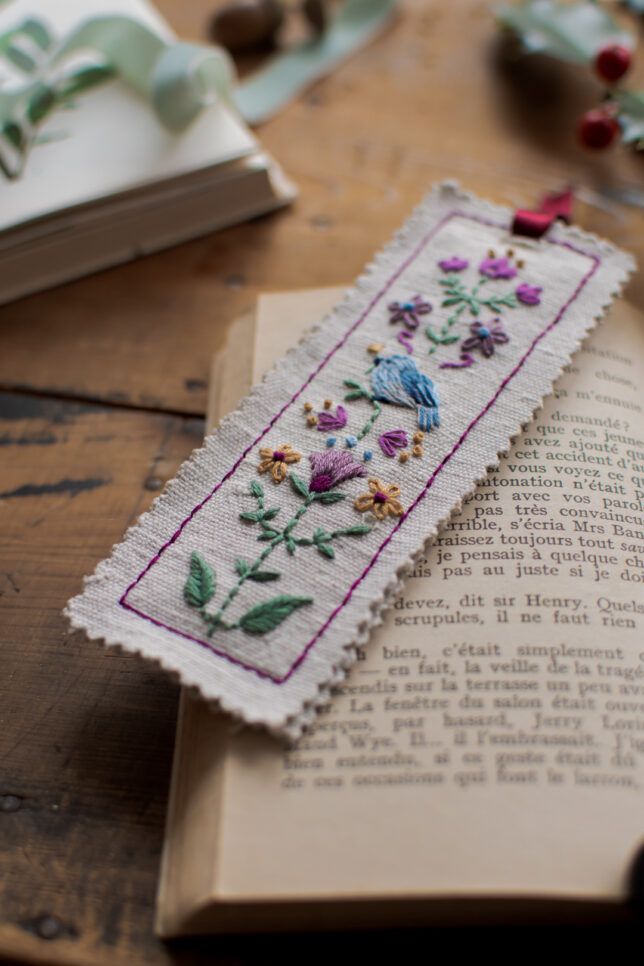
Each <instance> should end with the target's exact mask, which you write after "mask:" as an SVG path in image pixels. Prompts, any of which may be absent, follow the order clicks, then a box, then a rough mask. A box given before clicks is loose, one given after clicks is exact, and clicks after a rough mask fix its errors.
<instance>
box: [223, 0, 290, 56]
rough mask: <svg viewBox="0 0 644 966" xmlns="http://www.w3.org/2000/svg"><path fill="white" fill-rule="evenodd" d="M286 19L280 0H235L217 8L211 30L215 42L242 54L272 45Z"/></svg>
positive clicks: (233, 52) (234, 52)
mask: <svg viewBox="0 0 644 966" xmlns="http://www.w3.org/2000/svg"><path fill="white" fill-rule="evenodd" d="M283 21H284V10H283V8H282V5H281V3H279V2H278V0H235V2H234V3H228V4H226V6H225V7H221V9H220V10H218V11H217V13H216V14H215V16H214V17H213V20H212V26H211V33H212V37H213V39H214V40H215V41H216V43H218V44H221V46H222V47H225V48H226V49H227V50H229V51H230V52H231V53H232V54H239V53H242V52H244V51H251V50H256V49H257V48H259V47H266V46H268V45H269V44H272V43H273V42H274V41H275V37H276V35H277V32H278V30H279V29H280V27H281V26H282V23H283Z"/></svg>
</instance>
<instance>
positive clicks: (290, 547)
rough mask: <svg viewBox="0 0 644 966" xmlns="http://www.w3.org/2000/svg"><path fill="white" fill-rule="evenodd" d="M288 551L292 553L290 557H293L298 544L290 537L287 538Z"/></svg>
mask: <svg viewBox="0 0 644 966" xmlns="http://www.w3.org/2000/svg"><path fill="white" fill-rule="evenodd" d="M286 549H287V550H288V552H289V553H290V555H291V556H293V554H294V553H295V549H296V544H295V540H294V539H293V537H288V538H287V540H286Z"/></svg>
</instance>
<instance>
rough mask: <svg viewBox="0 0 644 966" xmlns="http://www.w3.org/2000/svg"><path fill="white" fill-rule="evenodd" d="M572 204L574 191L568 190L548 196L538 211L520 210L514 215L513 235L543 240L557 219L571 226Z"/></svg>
mask: <svg viewBox="0 0 644 966" xmlns="http://www.w3.org/2000/svg"><path fill="white" fill-rule="evenodd" d="M572 202H573V193H572V190H571V189H570V188H566V190H565V191H559V192H555V193H554V194H549V195H546V196H545V197H544V198H543V200H542V202H541V204H540V205H539V207H538V208H537V209H536V211H528V210H527V209H525V208H519V209H518V210H517V211H516V212H515V213H514V219H513V221H512V233H513V234H514V235H527V236H528V237H529V238H542V237H543V235H545V233H546V232H547V231H548V229H549V228H550V226H551V225H552V223H553V221H555V220H556V219H557V218H560V219H561V220H562V221H565V222H566V224H567V225H569V224H570V223H571V221H572Z"/></svg>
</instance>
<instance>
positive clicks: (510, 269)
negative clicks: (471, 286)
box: [479, 258, 517, 278]
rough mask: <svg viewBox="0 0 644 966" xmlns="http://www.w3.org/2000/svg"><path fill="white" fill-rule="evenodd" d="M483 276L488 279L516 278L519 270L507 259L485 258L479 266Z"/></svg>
mask: <svg viewBox="0 0 644 966" xmlns="http://www.w3.org/2000/svg"><path fill="white" fill-rule="evenodd" d="M479 272H480V273H481V275H486V276H487V277H488V278H514V277H515V276H516V274H517V270H516V268H515V267H514V265H512V264H511V263H510V262H509V261H508V260H507V258H484V259H483V261H482V262H481V264H480V265H479Z"/></svg>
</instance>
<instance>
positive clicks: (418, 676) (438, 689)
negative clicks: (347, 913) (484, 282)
mask: <svg viewBox="0 0 644 966" xmlns="http://www.w3.org/2000/svg"><path fill="white" fill-rule="evenodd" d="M337 297H338V292H336V291H333V292H327V293H326V294H324V293H317V294H316V293H308V294H306V295H303V294H302V293H294V294H292V295H290V296H284V295H273V296H266V297H264V298H262V299H261V300H260V305H259V313H258V315H259V317H258V337H257V352H256V360H255V367H256V369H255V375H256V377H259V375H260V374H261V372H262V371H263V370H265V369H266V368H267V367H268V366H269V365H270V364H271V362H272V361H273V359H274V358H275V357H277V356H279V354H280V352H281V351H282V348H283V346H282V342H283V341H286V342H294V341H295V340H296V339H297V337H298V336H299V334H300V332H301V331H302V330H303V329H304V328H305V326H306V324H307V323H310V322H311V321H312V320H313V319H314V318H316V317H317V318H319V317H320V316H321V315H322V314H323V313H324V311H325V310H326V309H327V308H328V307H330V306H331V305H332V304H333V302H334V301H335V300H336V299H337ZM643 360H644V331H643V329H642V318H641V316H640V315H639V314H638V313H637V312H636V311H635V310H633V309H632V308H630V307H628V306H627V305H626V304H625V303H620V304H619V305H618V306H617V307H616V308H615V310H614V311H613V313H612V315H611V317H610V318H609V319H608V320H607V321H606V323H605V324H604V325H602V326H601V327H600V329H599V330H598V331H596V332H595V334H594V335H593V336H592V337H591V339H590V340H589V341H588V343H587V344H586V345H585V346H584V348H582V350H581V351H580V352H579V353H578V354H577V356H576V357H575V360H574V363H573V365H571V366H570V367H569V371H568V372H567V373H566V374H565V375H564V376H563V377H562V378H561V379H560V381H559V382H558V384H557V391H556V394H555V396H554V397H552V398H551V399H549V400H548V401H547V402H546V404H545V406H544V409H543V411H542V412H541V414H540V415H539V416H538V418H537V420H536V421H535V422H534V423H533V424H532V425H531V426H530V427H529V428H528V430H527V431H526V432H525V434H524V435H523V436H522V437H521V439H520V440H518V441H517V443H516V444H515V446H514V447H513V449H512V451H511V452H510V454H509V455H508V456H507V458H505V459H504V460H503V461H502V464H501V467H500V468H499V470H498V472H495V473H493V474H491V475H490V477H489V478H488V479H487V480H486V481H485V482H484V483H483V484H481V485H480V487H479V488H478V490H477V492H476V494H475V495H474V496H473V497H472V498H471V499H470V500H469V501H468V504H467V506H466V507H465V508H464V510H463V512H462V513H461V514H460V515H458V516H456V517H454V518H453V519H452V521H451V522H450V523H449V524H448V525H447V527H446V528H445V529H444V531H443V532H442V534H441V536H440V538H439V539H438V540H437V542H436V544H435V546H433V547H432V548H431V550H430V551H429V553H428V554H427V555H426V557H425V558H424V559H423V560H421V561H419V562H418V565H417V566H416V568H415V570H414V572H413V573H412V574H411V575H410V577H409V579H408V580H407V582H406V585H405V590H404V593H403V594H402V596H401V597H400V599H399V600H398V601H397V602H396V604H395V606H394V607H393V608H392V610H391V611H390V612H389V614H388V616H387V618H386V620H385V623H384V625H383V626H382V627H381V628H379V629H378V630H377V631H376V633H375V634H374V635H373V636H372V639H371V641H370V642H369V645H368V646H367V647H365V648H364V650H363V653H362V654H361V659H360V661H359V662H358V663H357V665H356V666H355V667H354V668H353V670H352V671H351V673H350V674H349V676H348V678H347V679H346V680H345V682H344V683H342V684H341V685H340V686H339V687H338V689H337V693H336V696H335V698H334V700H333V701H331V702H330V703H329V705H328V706H327V708H326V709H325V711H324V713H323V714H322V715H320V717H319V719H318V721H317V723H316V724H315V725H314V727H313V729H312V731H311V732H310V734H309V735H308V736H307V737H305V738H304V739H303V740H301V741H300V743H299V746H298V747H297V749H295V750H290V751H289V750H287V749H285V748H283V747H280V746H279V745H278V744H277V743H276V742H275V741H274V740H272V739H270V738H267V737H265V736H261V735H258V734H255V733H253V732H251V731H248V730H245V731H242V732H240V733H238V734H237V735H236V736H233V737H231V738H230V739H229V743H228V746H227V753H226V756H225V762H224V776H225V777H224V783H223V792H222V799H221V803H222V804H221V808H222V810H221V813H220V816H219V822H220V825H219V828H220V838H219V849H218V855H217V858H216V884H215V886H214V890H213V891H214V892H215V893H216V895H217V896H218V897H219V898H226V899H232V898H234V897H239V898H244V899H248V898H259V899H270V898H274V899H275V898H277V899H279V898H289V897H290V898H293V897H297V898H299V899H304V898H307V897H327V898H329V897H335V898H338V897H342V896H356V895H360V896H401V895H409V896H413V895H420V894H422V895H431V894H437V895H439V894H440V895H480V894H488V895H513V896H516V895H529V896H540V895H541V896H567V897H594V898H604V899H605V898H617V897H619V896H620V895H621V894H622V891H623V888H624V875H625V872H626V869H627V867H628V863H629V861H630V858H631V855H632V853H633V851H634V849H635V848H636V847H637V846H638V845H639V844H640V841H641V839H642V837H643V835H644V820H643V818H642V814H643V811H642V794H643V789H644V637H643V635H642V627H643V626H644V599H643V595H642V586H643V583H644V510H643V505H642V500H643V497H644V423H643V420H642V410H641V398H640V392H639V387H640V386H641V385H642V380H643V378H644V362H643Z"/></svg>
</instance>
